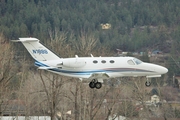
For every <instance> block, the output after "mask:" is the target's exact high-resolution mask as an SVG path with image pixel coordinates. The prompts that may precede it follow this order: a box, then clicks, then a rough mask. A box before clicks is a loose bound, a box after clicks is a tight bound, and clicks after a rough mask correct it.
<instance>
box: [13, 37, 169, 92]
mask: <svg viewBox="0 0 180 120" xmlns="http://www.w3.org/2000/svg"><path fill="white" fill-rule="evenodd" d="M12 41H13V42H22V44H23V45H24V46H25V48H26V49H27V50H28V52H29V53H30V54H31V56H32V57H33V58H34V59H35V66H37V67H38V69H43V70H47V71H49V72H53V73H57V74H60V75H64V76H68V77H75V78H79V79H81V80H89V87H90V88H96V89H100V88H101V87H102V82H103V80H104V79H110V78H117V77H125V76H132V77H138V76H145V77H146V78H147V80H146V82H145V85H146V86H150V84H151V82H150V81H149V80H148V78H152V77H161V75H162V74H165V73H167V72H168V69H167V68H165V67H162V66H159V65H155V64H151V63H145V62H142V61H141V60H139V59H137V58H134V57H93V56H92V55H91V57H78V56H77V55H76V56H75V57H74V58H60V57H58V56H57V55H55V54H54V53H53V52H51V51H50V50H49V49H47V48H46V47H45V46H43V45H42V44H41V43H39V40H38V39H36V38H19V40H12ZM61 49H62V48H61Z"/></svg>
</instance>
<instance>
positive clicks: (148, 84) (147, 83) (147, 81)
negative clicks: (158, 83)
mask: <svg viewBox="0 0 180 120" xmlns="http://www.w3.org/2000/svg"><path fill="white" fill-rule="evenodd" d="M145 85H146V87H149V86H151V81H150V80H149V79H148V78H147V80H146V82H145Z"/></svg>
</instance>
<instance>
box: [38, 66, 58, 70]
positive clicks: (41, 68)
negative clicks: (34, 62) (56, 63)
mask: <svg viewBox="0 0 180 120" xmlns="http://www.w3.org/2000/svg"><path fill="white" fill-rule="evenodd" d="M54 68H56V67H38V69H40V70H49V69H54Z"/></svg>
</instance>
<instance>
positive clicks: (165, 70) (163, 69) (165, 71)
mask: <svg viewBox="0 0 180 120" xmlns="http://www.w3.org/2000/svg"><path fill="white" fill-rule="evenodd" d="M167 72H168V69H167V68H165V67H161V69H160V73H161V74H166V73H167Z"/></svg>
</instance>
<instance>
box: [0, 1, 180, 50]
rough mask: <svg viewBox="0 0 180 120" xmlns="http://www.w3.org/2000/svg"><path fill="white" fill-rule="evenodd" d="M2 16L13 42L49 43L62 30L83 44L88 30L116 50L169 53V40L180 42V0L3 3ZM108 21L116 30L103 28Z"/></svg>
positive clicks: (0, 26) (2, 28) (1, 27)
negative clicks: (33, 39) (26, 39)
mask: <svg viewBox="0 0 180 120" xmlns="http://www.w3.org/2000/svg"><path fill="white" fill-rule="evenodd" d="M0 14H1V17H0V32H3V34H4V35H5V36H6V37H7V38H9V39H17V38H19V37H29V36H30V37H37V38H39V39H41V40H48V39H49V37H50V35H49V32H50V31H51V32H53V31H55V30H57V31H60V32H65V33H67V34H73V35H74V37H73V38H74V39H75V40H78V36H79V35H80V34H81V33H82V32H84V33H86V34H91V35H93V36H95V37H96V38H97V39H98V40H99V43H100V44H101V45H103V46H106V47H109V48H110V49H114V48H120V49H123V50H128V51H135V50H139V49H142V48H144V47H148V46H151V47H154V49H158V48H161V49H163V50H165V49H166V47H167V44H166V41H167V40H178V39H179V38H180V36H179V32H178V31H180V27H179V24H180V1H179V0H88V1H84V0H1V2H0ZM106 23H108V24H110V25H111V28H110V29H106V30H103V29H102V28H101V24H106ZM67 36H68V35H67ZM67 39H68V41H69V42H70V41H71V39H70V38H67ZM162 43H163V44H162ZM159 44H160V45H159ZM152 49H153V48H152Z"/></svg>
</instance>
